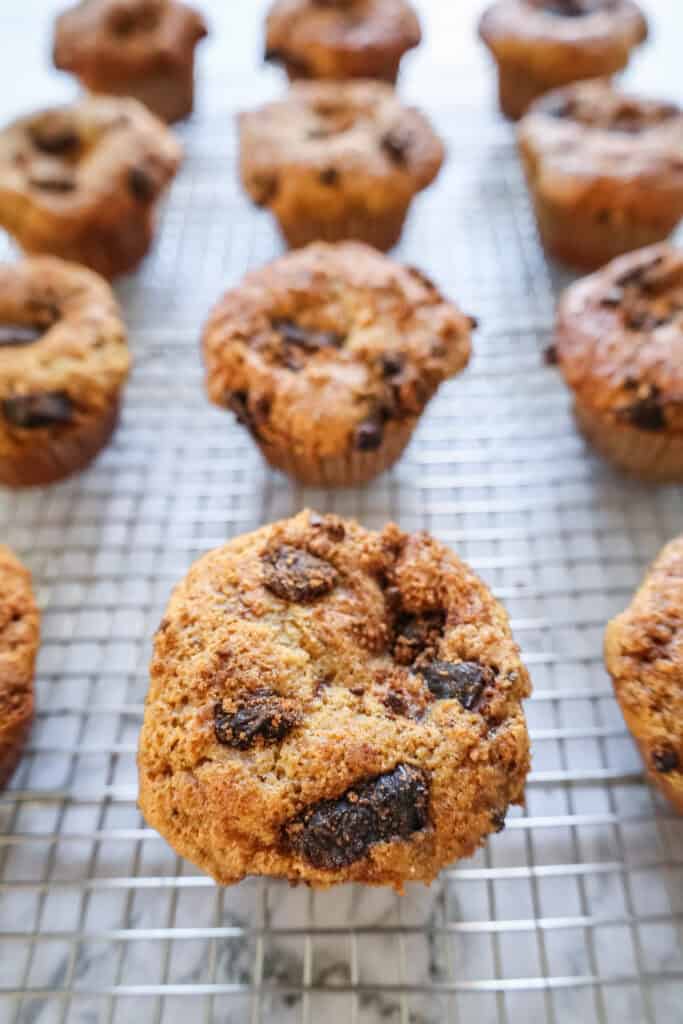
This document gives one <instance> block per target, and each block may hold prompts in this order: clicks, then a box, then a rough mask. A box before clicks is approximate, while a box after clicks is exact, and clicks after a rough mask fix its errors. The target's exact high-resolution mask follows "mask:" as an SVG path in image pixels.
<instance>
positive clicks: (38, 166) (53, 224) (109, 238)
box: [0, 97, 181, 277]
mask: <svg viewBox="0 0 683 1024" xmlns="http://www.w3.org/2000/svg"><path fill="white" fill-rule="evenodd" d="M180 159H181V149H180V146H179V144H178V143H177V142H176V140H175V139H174V137H173V135H172V134H171V132H170V131H169V130H168V128H166V126H165V125H164V124H162V123H161V121H158V120H157V118H156V117H154V116H153V115H152V114H150V113H149V111H147V110H145V108H144V107H143V106H142V105H141V104H140V103H138V102H137V101H136V100H130V99H128V100H123V99H121V100H119V99H105V98H103V97H99V98H95V97H93V98H91V99H84V100H81V101H80V102H79V103H75V104H74V105H73V106H68V107H54V108H52V109H50V110H44V111H41V112H39V113H37V114H31V115H30V116H29V117H22V118H20V119H19V120H17V121H14V122H13V123H12V124H10V125H8V126H7V127H6V128H4V129H3V130H2V131H1V132H0V226H2V227H3V228H5V230H7V231H9V233H10V234H11V235H13V236H14V237H15V239H16V240H17V242H18V243H19V245H20V246H21V247H22V248H23V249H24V250H25V251H26V252H29V253H49V254H51V255H53V256H60V257H62V258H63V259H66V260H74V261H75V262H76V263H84V264H85V265H86V266H88V267H91V268H92V269H93V270H96V271H98V272H99V273H100V274H103V275H104V276H105V277H114V276H115V275H116V274H123V273H125V272H126V271H129V270H132V269H133V268H134V267H136V266H137V264H138V263H139V262H140V260H141V259H142V258H143V256H144V255H145V253H146V252H147V250H148V248H149V246H150V244H151V241H152V236H153V233H154V223H155V206H156V202H157V200H158V199H159V197H160V195H161V194H162V192H163V191H164V189H165V188H166V186H167V185H168V183H169V182H170V180H171V178H172V177H173V175H174V174H175V172H176V170H177V168H178V166H179V164H180Z"/></svg>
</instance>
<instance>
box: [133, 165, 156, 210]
mask: <svg viewBox="0 0 683 1024" xmlns="http://www.w3.org/2000/svg"><path fill="white" fill-rule="evenodd" d="M127 180H128V189H129V191H130V194H131V195H132V196H133V198H134V199H137V201H138V202H139V203H148V202H150V200H152V199H154V197H155V195H156V192H157V189H156V184H155V182H154V178H153V177H152V175H151V174H150V173H149V171H147V170H146V169H145V168H144V167H131V168H130V170H129V171H128V178H127Z"/></svg>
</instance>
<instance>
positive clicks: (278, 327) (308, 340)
mask: <svg viewBox="0 0 683 1024" xmlns="http://www.w3.org/2000/svg"><path fill="white" fill-rule="evenodd" d="M272 324H273V330H275V331H277V332H278V334H279V335H280V336H281V337H282V340H283V341H284V343H285V345H294V346H296V347H297V348H301V349H303V350H304V352H318V351H319V350H320V349H321V348H341V347H342V345H343V344H344V342H345V340H346V339H345V337H344V335H343V334H339V333H338V332H337V331H314V330H312V329H311V328H309V327H302V326H301V325H300V324H297V323H294V321H293V320H273V321H272Z"/></svg>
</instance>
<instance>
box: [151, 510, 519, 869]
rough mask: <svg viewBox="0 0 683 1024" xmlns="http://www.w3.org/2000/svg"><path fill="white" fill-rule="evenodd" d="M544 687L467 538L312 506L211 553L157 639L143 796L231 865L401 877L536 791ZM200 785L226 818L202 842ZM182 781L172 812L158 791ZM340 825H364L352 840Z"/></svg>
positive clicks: (217, 860) (181, 842)
mask: <svg viewBox="0 0 683 1024" xmlns="http://www.w3.org/2000/svg"><path fill="white" fill-rule="evenodd" d="M528 692H529V683H528V676H527V673H526V670H525V668H524V666H523V665H522V663H521V661H520V658H519V652H518V649H517V647H516V645H515V644H514V642H513V640H512V638H511V636H510V633H509V627H508V622H507V616H506V615H505V612H504V611H503V609H502V608H501V606H500V605H499V604H498V603H497V602H496V601H495V600H494V599H493V597H492V596H491V594H490V593H489V592H488V590H487V589H486V587H485V586H484V585H483V584H482V583H481V581H480V580H479V579H478V578H477V577H476V576H475V575H474V573H472V571H471V570H470V569H469V568H468V567H467V566H466V565H464V564H463V563H462V562H460V561H459V559H458V558H457V557H456V556H455V555H454V554H453V553H452V552H450V551H448V549H446V548H444V547H443V545H441V544H439V543H438V542H437V541H435V540H434V539H433V538H431V537H429V536H428V535H427V534H419V533H418V534H405V533H402V532H401V531H400V530H399V529H398V528H397V527H396V526H394V525H389V526H386V527H385V528H384V529H383V530H382V531H381V533H372V532H369V531H366V530H364V529H362V528H361V527H360V526H358V524H356V523H354V522H352V521H349V520H342V519H340V518H339V517H337V516H334V515H326V516H321V515H318V514H316V513H312V512H303V513H301V514H300V515H298V516H296V517H295V518H293V519H291V520H285V521H282V522H280V523H276V524H273V525H272V526H269V527H264V528H262V529H261V530H259V531H258V532H257V533H254V534H250V535H247V536H245V537H241V538H237V539H236V540H234V541H232V542H230V543H229V544H228V545H226V546H225V547H224V548H221V549H218V550H216V551H214V552H211V553H209V554H208V555H206V556H205V557H204V558H203V559H201V560H200V561H199V562H198V563H196V564H195V565H194V567H193V568H192V569H191V570H190V573H189V574H188V576H187V577H186V579H185V580H184V581H183V582H182V583H181V584H180V585H179V586H178V587H177V588H176V590H175V592H174V594H173V596H172V599H171V602H170V604H169V607H168V609H167V612H166V616H165V618H164V620H163V622H162V624H161V627H160V629H159V631H158V634H157V637H156V641H155V654H154V658H153V662H152V666H151V683H150V691H149V696H148V701H147V711H146V716H145V724H144V727H143V734H142V737H141V744H140V771H141V805H142V807H143V810H144V813H145V814H146V816H147V817H148V820H150V821H151V823H152V824H153V825H154V826H155V827H157V828H160V829H161V831H162V832H163V833H164V834H165V835H167V837H169V838H170V839H171V842H172V843H174V845H176V848H179V849H181V850H183V851H184V852H185V853H186V855H187V856H189V857H190V858H191V859H193V860H195V862H197V863H200V864H201V865H202V866H203V867H205V868H206V869H207V870H209V871H210V872H211V873H212V874H214V877H217V878H223V879H224V880H226V879H228V880H235V878H236V877H239V876H240V875H241V874H244V873H245V872H247V871H251V872H253V871H256V872H266V873H274V874H285V875H286V876H287V877H290V878H295V877H303V878H306V879H309V880H311V879H312V880H317V881H320V882H323V883H325V882H327V883H329V881H331V880H337V879H329V878H327V876H326V872H327V871H329V870H335V871H336V870H337V868H339V867H341V868H344V870H345V871H346V872H347V873H346V874H345V875H344V877H347V878H364V879H367V880H370V881H373V880H374V881H375V882H385V883H386V882H387V881H388V882H389V884H400V881H401V877H400V875H401V871H403V870H406V868H405V867H403V868H402V867H401V865H406V864H407V863H408V862H407V861H406V860H405V858H406V857H408V858H409V859H411V858H414V859H415V862H414V865H413V868H412V871H413V874H414V876H415V877H419V878H429V877H433V875H434V874H435V872H436V871H437V870H438V868H439V866H441V864H443V863H445V862H447V861H448V860H449V859H452V858H453V857H454V856H461V855H463V853H464V852H465V851H470V852H471V850H472V849H474V848H475V847H476V845H477V844H478V843H479V842H480V841H481V840H482V838H483V837H484V836H485V835H488V834H489V833H490V832H491V831H493V830H495V829H498V828H500V827H501V822H502V815H504V811H505V808H506V806H507V804H508V803H509V802H511V801H514V800H517V799H519V797H520V794H521V787H522V784H523V778H524V775H525V774H526V770H527V768H528V738H527V735H526V728H525V725H524V718H523V713H522V709H521V704H520V702H521V700H522V698H523V697H524V696H526V695H527V694H528ZM191 780H193V781H191ZM186 785H187V786H189V787H190V789H189V790H186V789H185V787H186ZM176 787H177V789H176ZM195 792H196V794H197V797H198V798H199V799H200V802H201V803H202V804H203V805H204V807H205V813H206V815H207V816H208V819H209V820H210V821H211V822H212V824H211V830H210V833H211V834H210V836H209V837H205V840H204V841H200V842H198V843H197V842H196V841H195V839H196V837H194V828H195V826H197V827H199V825H198V822H197V821H195V820H194V819H193V818H192V811H191V809H190V808H188V807H185V806H184V805H183V806H182V807H181V805H182V804H183V801H184V799H185V796H187V797H188V798H190V799H191V801H192V802H194V795H193V794H194V793H195ZM173 793H175V796H173V795H172V794H173ZM183 794H184V795H183ZM200 794H201V796H200ZM176 797H177V800H178V802H177V803H176V804H175V806H176V807H177V808H178V815H177V817H176V818H175V819H170V820H164V821H162V820H161V819H160V817H159V807H160V804H159V803H158V801H159V800H161V801H162V802H164V801H166V806H168V803H167V801H168V800H169V799H170V800H173V801H175V799H176ZM406 800H407V801H408V803H412V804H414V805H415V806H418V805H419V807H420V810H419V811H415V812H414V813H408V804H407V803H406V802H405V801H406ZM359 801H360V807H359V806H358V805H359ZM330 802H331V803H330ZM197 806H199V805H197ZM354 806H355V807H356V808H357V810H354ZM361 812H362V813H361ZM188 815H189V816H188ZM214 816H215V818H214ZM335 829H336V830H341V832H342V833H346V832H347V831H348V830H351V831H360V833H361V835H360V837H359V839H358V843H357V844H356V845H353V844H352V846H353V851H352V852H349V851H348V850H347V851H346V852H344V851H343V850H341V849H340V838H339V835H337V838H336V839H335ZM465 834H466V835H465ZM343 845H344V844H342V846H343ZM387 846H389V847H391V849H390V850H388V851H387ZM228 850H229V851H230V854H229V856H228ZM354 851H355V852H354ZM386 857H388V858H389V860H388V861H387V864H386V865H385V866H384V868H383V867H382V864H383V858H386ZM368 858H369V860H368ZM389 865H393V868H392V869H391V870H390V869H389ZM387 872H388V874H387ZM392 872H393V873H392ZM403 877H404V878H405V877H409V874H405V875H404V876H403Z"/></svg>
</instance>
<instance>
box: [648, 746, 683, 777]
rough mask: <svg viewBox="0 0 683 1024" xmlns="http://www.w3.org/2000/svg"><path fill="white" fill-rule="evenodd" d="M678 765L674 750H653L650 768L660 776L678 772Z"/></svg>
mask: <svg viewBox="0 0 683 1024" xmlns="http://www.w3.org/2000/svg"><path fill="white" fill-rule="evenodd" d="M680 763H681V762H680V758H679V756H678V754H677V753H676V751H675V750H666V749H664V750H655V751H654V752H653V754H652V767H653V768H654V770H655V771H656V772H661V774H662V775H667V774H668V773H669V772H675V771H678V769H679V768H680Z"/></svg>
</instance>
